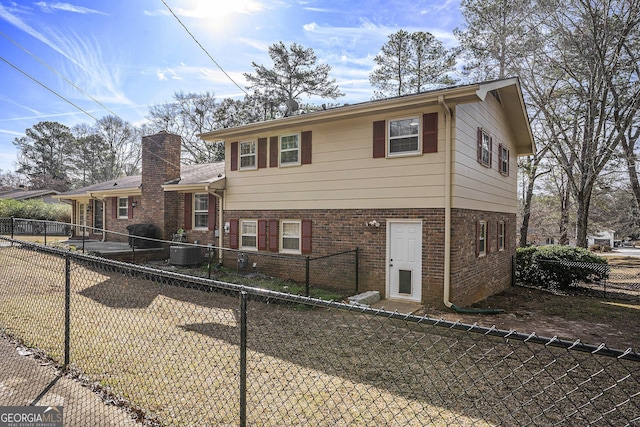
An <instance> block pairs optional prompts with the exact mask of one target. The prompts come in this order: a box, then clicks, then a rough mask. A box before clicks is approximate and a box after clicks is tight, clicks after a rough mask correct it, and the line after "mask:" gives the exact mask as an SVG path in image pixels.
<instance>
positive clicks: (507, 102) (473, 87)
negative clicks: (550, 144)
mask: <svg viewBox="0 0 640 427" xmlns="http://www.w3.org/2000/svg"><path fill="white" fill-rule="evenodd" d="M491 92H495V93H497V94H498V98H499V99H500V101H501V102H502V105H503V106H504V111H505V114H506V116H507V118H508V120H509V123H510V125H511V129H512V132H513V135H514V138H515V141H514V144H515V148H516V154H518V155H527V154H532V153H534V152H535V144H534V141H533V135H532V133H531V127H530V126H529V117H528V115H527V110H526V107H525V104H524V98H523V95H522V89H521V87H520V81H519V80H518V78H510V79H502V80H493V81H487V82H482V83H474V84H467V85H460V86H452V87H447V88H444V89H436V90H431V91H427V92H422V93H418V94H413V95H405V96H398V97H394V98H387V99H382V100H377V101H367V102H362V103H358V104H352V105H344V106H342V107H336V108H331V109H327V110H320V111H313V112H310V113H306V114H298V115H295V116H290V117H284V118H281V119H276V120H269V121H265V122H257V123H251V124H247V125H243V126H238V127H233V128H226V129H219V130H214V131H211V132H206V133H203V134H201V135H199V136H200V138H202V139H203V140H205V141H210V142H216V141H222V140H225V139H227V138H231V137H233V138H241V137H243V136H249V135H252V134H255V133H257V132H265V131H278V130H280V129H284V128H288V127H291V126H300V125H307V126H308V125H312V124H317V123H324V122H329V121H333V120H341V119H348V118H355V117H361V116H366V115H370V114H378V113H390V112H394V111H399V110H403V109H406V108H413V107H423V106H424V107H426V106H434V105H438V104H439V102H440V100H443V101H445V102H446V103H447V104H449V105H453V104H466V103H472V102H482V101H484V100H485V98H486V97H487V95H488V94H489V93H491Z"/></svg>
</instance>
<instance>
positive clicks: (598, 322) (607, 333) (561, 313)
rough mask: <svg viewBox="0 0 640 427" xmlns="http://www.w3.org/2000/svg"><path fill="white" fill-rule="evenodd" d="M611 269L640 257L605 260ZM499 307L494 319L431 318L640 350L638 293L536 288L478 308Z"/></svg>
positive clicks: (435, 313) (513, 291)
mask: <svg viewBox="0 0 640 427" xmlns="http://www.w3.org/2000/svg"><path fill="white" fill-rule="evenodd" d="M608 259H609V264H610V265H618V264H623V265H627V266H628V265H637V266H638V267H639V268H640V258H637V257H615V256H609V257H608ZM475 307H483V308H500V309H504V310H505V312H504V313H501V314H497V315H487V314H463V313H455V312H453V311H451V310H449V311H444V310H430V311H429V312H428V313H426V314H428V315H429V316H430V317H442V318H444V319H446V320H451V321H456V320H458V321H460V322H462V323H470V324H473V323H478V325H481V326H486V327H490V326H494V325H495V326H496V327H497V328H499V329H503V330H512V329H513V330H516V331H518V332H522V333H527V334H529V333H531V332H535V333H536V334H537V335H538V336H544V337H553V336H557V337H558V338H561V339H566V340H570V341H574V340H576V339H579V340H580V341H581V342H583V343H587V344H594V345H599V344H602V343H605V344H606V345H607V347H609V348H615V349H619V350H626V349H627V348H629V347H631V348H633V349H634V350H635V351H640V292H629V293H622V292H612V291H611V290H608V292H607V297H606V298H604V296H603V292H602V289H599V290H591V291H587V292H581V294H578V295H561V294H553V293H550V292H546V291H542V290H539V289H533V288H527V287H522V286H514V287H511V288H510V289H508V290H506V291H504V292H502V293H500V294H497V295H494V296H491V297H489V298H488V299H486V300H484V301H481V302H480V303H478V304H476V305H475Z"/></svg>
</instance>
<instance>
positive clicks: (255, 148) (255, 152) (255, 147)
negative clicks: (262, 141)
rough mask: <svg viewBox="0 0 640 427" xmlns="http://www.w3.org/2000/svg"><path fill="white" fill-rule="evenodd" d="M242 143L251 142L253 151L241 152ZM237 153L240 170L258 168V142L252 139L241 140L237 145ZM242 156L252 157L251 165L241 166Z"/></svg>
mask: <svg viewBox="0 0 640 427" xmlns="http://www.w3.org/2000/svg"><path fill="white" fill-rule="evenodd" d="M243 144H252V145H253V153H252V154H242V145H243ZM238 154H239V163H238V165H239V169H240V170H255V169H258V143H257V142H256V141H255V140H252V141H241V142H240V144H239V146H238ZM243 157H253V166H242V158H243Z"/></svg>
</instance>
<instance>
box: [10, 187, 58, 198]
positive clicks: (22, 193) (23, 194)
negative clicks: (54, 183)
mask: <svg viewBox="0 0 640 427" xmlns="http://www.w3.org/2000/svg"><path fill="white" fill-rule="evenodd" d="M55 194H59V191H56V190H22V189H11V190H8V191H3V192H0V199H13V200H30V199H40V198H43V197H45V196H50V195H55Z"/></svg>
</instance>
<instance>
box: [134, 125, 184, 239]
mask: <svg viewBox="0 0 640 427" xmlns="http://www.w3.org/2000/svg"><path fill="white" fill-rule="evenodd" d="M181 144H182V138H181V137H180V136H179V135H174V134H171V133H168V132H166V131H162V132H160V133H157V134H155V135H150V136H144V137H142V197H141V199H140V205H141V206H140V210H141V211H142V218H143V222H145V223H151V224H155V225H156V226H157V227H158V228H159V229H160V234H161V238H162V239H167V240H169V237H170V236H171V235H172V233H175V231H176V229H177V228H178V211H179V209H178V207H179V203H178V194H177V193H175V192H165V191H164V190H163V188H162V185H163V184H164V183H166V182H167V181H172V180H175V179H179V178H180V148H181V147H180V146H181Z"/></svg>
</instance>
